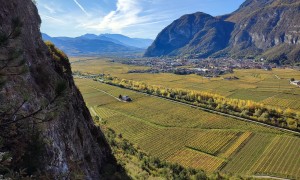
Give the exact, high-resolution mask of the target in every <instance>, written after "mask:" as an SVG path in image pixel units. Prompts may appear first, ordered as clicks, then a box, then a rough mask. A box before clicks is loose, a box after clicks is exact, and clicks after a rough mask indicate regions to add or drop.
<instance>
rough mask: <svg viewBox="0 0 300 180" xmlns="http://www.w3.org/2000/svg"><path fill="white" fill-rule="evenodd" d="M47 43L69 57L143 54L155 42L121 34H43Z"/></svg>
mask: <svg viewBox="0 0 300 180" xmlns="http://www.w3.org/2000/svg"><path fill="white" fill-rule="evenodd" d="M42 36H43V39H44V40H45V41H51V42H53V43H54V44H55V45H56V46H57V47H59V48H60V49H62V50H63V51H64V52H66V53H67V54H68V55H71V56H76V55H105V54H118V53H142V52H143V51H144V49H145V48H147V47H148V46H149V45H150V44H151V43H152V42H153V41H152V40H151V39H139V38H129V37H127V36H123V35H119V34H102V35H99V36H98V35H95V34H85V35H82V36H79V37H75V38H71V37H51V36H49V35H47V34H45V33H43V34H42Z"/></svg>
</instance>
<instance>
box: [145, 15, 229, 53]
mask: <svg viewBox="0 0 300 180" xmlns="http://www.w3.org/2000/svg"><path fill="white" fill-rule="evenodd" d="M232 30H233V23H231V22H226V21H222V20H220V19H218V18H215V17H212V16H210V15H208V14H204V13H195V14H189V15H185V16H182V17H181V18H180V19H178V20H176V21H174V22H173V23H172V24H171V25H169V26H168V27H166V28H165V29H164V30H163V31H162V32H161V33H160V34H159V35H158V37H157V39H156V40H155V41H154V43H153V44H152V45H151V46H150V47H149V48H148V50H147V52H146V53H145V56H163V55H178V54H197V55H198V56H201V57H203V56H209V55H211V54H213V53H215V52H217V51H219V50H221V49H224V48H225V47H226V46H227V44H228V41H229V37H230V33H231V31H232Z"/></svg>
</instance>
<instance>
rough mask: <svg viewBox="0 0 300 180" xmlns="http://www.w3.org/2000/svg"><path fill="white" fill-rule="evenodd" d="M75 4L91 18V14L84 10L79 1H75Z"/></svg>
mask: <svg viewBox="0 0 300 180" xmlns="http://www.w3.org/2000/svg"><path fill="white" fill-rule="evenodd" d="M74 2H75V3H76V4H77V6H78V7H79V8H80V9H81V10H82V11H83V12H84V13H85V14H86V15H87V16H89V14H88V13H87V11H86V10H85V9H84V8H83V6H82V5H81V4H80V3H79V2H78V1H77V0H74Z"/></svg>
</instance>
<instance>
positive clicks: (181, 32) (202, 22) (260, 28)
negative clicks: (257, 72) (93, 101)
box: [145, 0, 300, 63]
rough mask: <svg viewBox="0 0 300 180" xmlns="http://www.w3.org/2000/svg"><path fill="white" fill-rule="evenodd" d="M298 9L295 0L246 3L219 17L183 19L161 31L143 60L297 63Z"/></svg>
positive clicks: (299, 42) (200, 15) (196, 15)
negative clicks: (223, 58)
mask: <svg viewBox="0 0 300 180" xmlns="http://www.w3.org/2000/svg"><path fill="white" fill-rule="evenodd" d="M299 9H300V1H299V0H246V1H245V2H244V3H243V4H242V5H241V6H240V8H239V9H238V10H236V11H235V12H233V13H231V14H227V15H224V16H218V17H213V16H211V15H208V14H205V13H202V12H197V13H194V14H187V15H184V16H182V17H180V18H179V19H177V20H175V21H174V22H173V23H172V24H170V25H169V26H167V27H166V28H165V29H163V30H162V31H161V32H160V33H159V35H158V36H157V38H156V39H155V41H154V42H153V44H152V45H151V46H150V47H149V48H148V49H147V51H146V53H145V56H185V57H186V56H187V57H190V56H192V57H219V56H227V57H238V58H256V57H257V58H258V57H263V58H264V59H267V60H269V61H273V62H276V63H284V62H291V61H294V60H296V61H300V34H299V33H298V32H299V31H300V29H299V25H300V11H299Z"/></svg>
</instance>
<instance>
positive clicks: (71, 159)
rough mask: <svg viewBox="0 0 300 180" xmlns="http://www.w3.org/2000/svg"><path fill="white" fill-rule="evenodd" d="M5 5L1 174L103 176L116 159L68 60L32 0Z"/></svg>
mask: <svg viewBox="0 0 300 180" xmlns="http://www.w3.org/2000/svg"><path fill="white" fill-rule="evenodd" d="M0 4H1V6H0V81H1V83H0V84H1V86H0V87H1V89H0V102H1V103H0V115H1V116H0V117H1V118H0V176H1V174H2V175H3V174H12V172H13V171H15V172H20V171H21V170H22V169H23V170H22V172H23V171H24V174H27V175H31V174H37V173H38V174H39V175H40V176H41V175H43V176H45V177H48V178H49V177H50V179H52V178H55V179H73V178H75V177H77V178H79V179H99V178H101V177H102V174H105V173H106V172H104V170H103V168H104V167H105V165H106V164H107V163H111V162H113V160H114V158H113V157H112V155H111V150H110V148H109V146H108V144H107V142H106V140H105V137H104V136H103V134H102V132H101V130H100V129H99V128H98V127H96V126H95V125H94V124H93V121H92V118H91V115H90V113H89V111H88V109H87V107H86V106H85V102H84V101H83V98H82V96H81V94H80V92H79V91H78V89H77V87H76V86H75V84H74V81H73V78H72V75H71V68H70V64H69V62H68V58H67V57H66V56H65V55H64V54H63V53H62V52H60V51H59V50H57V49H56V48H55V47H54V46H52V45H51V44H49V47H47V46H46V45H45V44H44V42H43V41H42V38H41V34H40V29H39V27H40V23H41V20H40V17H39V15H38V12H37V9H36V7H35V5H34V4H33V2H32V1H31V0H9V1H6V0H0ZM4 152H9V156H10V158H9V160H7V159H4V158H3V154H4ZM5 168H8V169H5ZM20 174H21V175H22V173H20ZM0 179H1V177H0Z"/></svg>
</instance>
